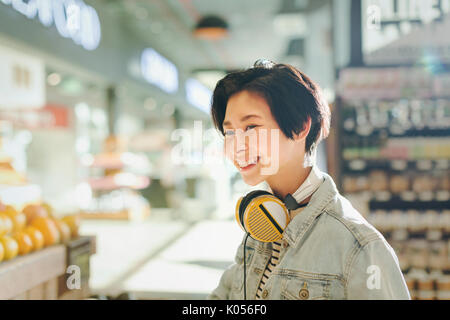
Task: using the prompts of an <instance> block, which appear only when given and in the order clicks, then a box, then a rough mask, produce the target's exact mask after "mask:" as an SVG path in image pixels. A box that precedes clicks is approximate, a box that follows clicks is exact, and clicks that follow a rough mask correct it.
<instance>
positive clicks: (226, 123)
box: [222, 114, 261, 127]
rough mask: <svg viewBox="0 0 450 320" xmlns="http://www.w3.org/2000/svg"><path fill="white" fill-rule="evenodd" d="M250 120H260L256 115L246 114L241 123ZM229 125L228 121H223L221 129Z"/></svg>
mask: <svg viewBox="0 0 450 320" xmlns="http://www.w3.org/2000/svg"><path fill="white" fill-rule="evenodd" d="M251 118H260V119H261V116H258V115H257V114H248V115H246V116H244V117H242V118H241V122H244V121H245V120H248V119H251ZM230 125H231V122H230V121H228V120H226V121H224V122H223V124H222V126H223V127H225V126H230Z"/></svg>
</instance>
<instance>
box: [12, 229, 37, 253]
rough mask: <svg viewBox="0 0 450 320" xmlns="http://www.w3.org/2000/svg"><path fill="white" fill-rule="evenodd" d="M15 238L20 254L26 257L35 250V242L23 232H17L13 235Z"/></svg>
mask: <svg viewBox="0 0 450 320" xmlns="http://www.w3.org/2000/svg"><path fill="white" fill-rule="evenodd" d="M13 238H14V239H15V240H16V241H17V244H18V245H19V254H20V255H24V254H27V253H28V252H30V251H31V250H33V241H32V240H31V237H30V236H29V235H28V234H27V233H25V232H23V231H20V232H16V233H15V234H14V235H13Z"/></svg>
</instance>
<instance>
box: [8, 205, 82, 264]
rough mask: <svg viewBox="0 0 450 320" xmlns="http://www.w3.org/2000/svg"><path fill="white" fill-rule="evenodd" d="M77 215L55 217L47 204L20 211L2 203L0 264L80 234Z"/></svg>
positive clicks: (64, 242)
mask: <svg viewBox="0 0 450 320" xmlns="http://www.w3.org/2000/svg"><path fill="white" fill-rule="evenodd" d="M79 226H80V220H79V217H78V216H65V217H62V218H55V217H54V216H53V209H52V207H51V206H50V205H49V204H47V203H41V204H35V203H34V204H28V205H26V206H25V207H23V208H22V210H17V209H16V208H15V207H13V206H11V205H4V204H3V203H1V202H0V263H1V262H2V261H7V260H12V259H14V258H15V257H17V256H22V255H26V254H29V253H31V252H35V251H39V250H41V249H43V248H45V247H49V246H52V245H56V244H66V243H68V242H69V241H70V240H71V239H74V238H77V237H78V229H79Z"/></svg>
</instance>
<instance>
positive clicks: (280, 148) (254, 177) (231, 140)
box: [223, 91, 304, 186]
mask: <svg viewBox="0 0 450 320" xmlns="http://www.w3.org/2000/svg"><path fill="white" fill-rule="evenodd" d="M223 130H224V134H225V144H224V152H225V155H226V157H227V158H228V159H230V160H231V161H232V162H233V164H234V165H235V166H236V168H237V169H238V170H239V172H240V173H241V175H242V178H243V179H244V181H245V183H247V184H249V185H252V186H254V185H257V184H259V183H261V182H262V181H264V180H266V179H267V178H268V177H269V176H272V175H276V174H278V173H279V172H280V170H282V169H283V168H284V167H287V164H288V163H289V162H292V161H300V158H301V157H303V155H304V153H303V152H302V150H304V144H303V148H301V147H300V146H299V141H298V140H293V139H289V138H287V137H286V136H285V135H284V134H283V132H282V131H281V129H280V127H279V126H278V123H277V122H276V120H275V118H274V117H273V116H272V113H271V111H270V107H269V105H268V104H267V102H266V100H265V99H264V98H263V97H262V96H261V95H259V94H257V93H254V92H250V91H241V92H238V93H236V94H234V95H233V96H231V97H230V98H229V99H228V104H227V109H226V112H225V118H224V121H223Z"/></svg>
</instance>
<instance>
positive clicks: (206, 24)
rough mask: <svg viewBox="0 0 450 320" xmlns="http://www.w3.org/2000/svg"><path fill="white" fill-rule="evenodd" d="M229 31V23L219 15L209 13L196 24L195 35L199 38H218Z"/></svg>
mask: <svg viewBox="0 0 450 320" xmlns="http://www.w3.org/2000/svg"><path fill="white" fill-rule="evenodd" d="M227 33H228V23H227V22H226V21H225V20H224V19H222V18H221V17H219V16H215V15H207V16H204V17H202V18H201V19H200V20H199V21H198V22H197V25H196V26H195V29H194V35H195V36H196V37H197V38H202V39H207V40H217V39H221V38H223V37H225V36H226V35H227Z"/></svg>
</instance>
